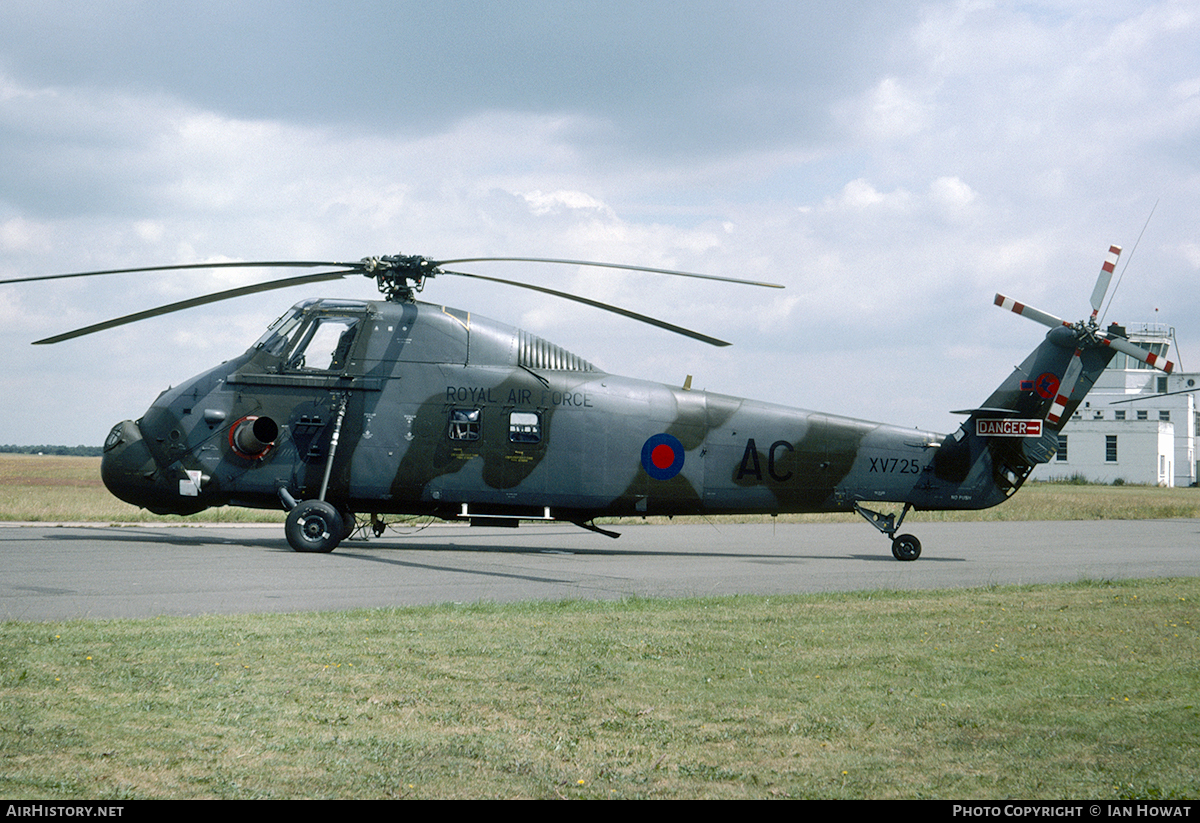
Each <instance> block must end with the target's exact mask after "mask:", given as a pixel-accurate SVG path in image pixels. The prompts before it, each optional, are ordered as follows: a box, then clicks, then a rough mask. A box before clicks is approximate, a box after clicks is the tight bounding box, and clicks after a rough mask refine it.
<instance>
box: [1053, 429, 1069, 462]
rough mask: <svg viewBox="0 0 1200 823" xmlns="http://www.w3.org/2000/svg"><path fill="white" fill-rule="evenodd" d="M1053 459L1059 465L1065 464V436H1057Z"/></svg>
mask: <svg viewBox="0 0 1200 823" xmlns="http://www.w3.org/2000/svg"><path fill="white" fill-rule="evenodd" d="M1054 459H1055V460H1057V461H1058V462H1060V463H1065V462H1066V460H1067V436H1066V435H1065V434H1060V435H1059V436H1058V452H1057V453H1056V454H1055V455H1054Z"/></svg>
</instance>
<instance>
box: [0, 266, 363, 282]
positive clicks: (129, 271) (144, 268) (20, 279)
mask: <svg viewBox="0 0 1200 823" xmlns="http://www.w3.org/2000/svg"><path fill="white" fill-rule="evenodd" d="M355 265H358V264H356V263H332V262H329V261H322V260H265V261H264V260H257V261H255V260H250V261H237V262H231V263H181V264H178V265H174V266H142V267H140V268H136V269H105V270H104V271H78V272H72V273H71V274H44V275H39V276H37V277H15V278H13V279H12V280H0V285H3V284H5V283H32V282H34V281H35V280H66V279H68V278H71V277H96V276H98V275H102V274H132V273H135V272H147V271H180V270H182V269H235V268H237V269H269V268H296V269H306V268H309V269H311V268H316V267H318V266H355Z"/></svg>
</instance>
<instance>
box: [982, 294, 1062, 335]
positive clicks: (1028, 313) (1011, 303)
mask: <svg viewBox="0 0 1200 823" xmlns="http://www.w3.org/2000/svg"><path fill="white" fill-rule="evenodd" d="M995 303H996V305H997V306H999V307H1000V308H1002V309H1007V310H1008V311H1011V312H1013V313H1014V314H1019V315H1021V316H1022V317H1028V318H1029V319H1030V320H1033V321H1034V322H1036V323H1041V324H1042V325H1043V326H1049V327H1050V328H1052V329H1053V328H1057V327H1058V326H1070V325H1071V324H1070V323H1068V322H1067V321H1066V320H1063V319H1062V318H1061V317H1055V316H1054V315H1053V314H1047V313H1046V312H1044V311H1042V310H1041V309H1035V308H1034V307H1033V306H1026V305H1025V304H1024V303H1018V302H1017V301H1016V300H1013V299H1012V298H1011V297H1005V296H1004V295H1003V294H997V295H996V300H995Z"/></svg>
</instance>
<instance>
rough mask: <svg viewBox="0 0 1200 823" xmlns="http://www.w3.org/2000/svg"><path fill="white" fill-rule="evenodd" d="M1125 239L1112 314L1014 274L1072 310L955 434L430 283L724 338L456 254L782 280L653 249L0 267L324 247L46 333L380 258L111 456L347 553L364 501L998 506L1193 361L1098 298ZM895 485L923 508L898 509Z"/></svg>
mask: <svg viewBox="0 0 1200 823" xmlns="http://www.w3.org/2000/svg"><path fill="white" fill-rule="evenodd" d="M1120 252H1121V249H1120V247H1119V246H1111V247H1110V248H1109V251H1108V254H1107V255H1106V257H1105V260H1104V263H1103V265H1102V267H1101V271H1100V275H1099V277H1098V278H1097V283H1096V287H1095V289H1094V290H1093V293H1092V297H1091V306H1092V313H1091V316H1090V317H1086V318H1085V319H1083V320H1080V321H1077V322H1068V321H1066V320H1062V319H1061V318H1058V317H1056V316H1054V315H1051V314H1048V313H1046V312H1043V311H1040V310H1038V309H1035V308H1032V307H1030V306H1028V305H1025V304H1023V303H1020V302H1017V301H1014V300H1011V299H1010V298H1007V297H1004V296H1003V295H999V294H997V295H996V297H995V304H996V305H997V306H999V307H1001V308H1004V309H1007V310H1010V311H1013V312H1015V313H1017V314H1020V315H1022V316H1024V317H1026V318H1028V319H1031V320H1034V321H1035V322H1038V323H1041V324H1043V325H1046V326H1048V327H1049V328H1050V330H1049V331H1048V332H1047V333H1046V335H1045V339H1044V340H1043V341H1042V342H1041V343H1040V344H1039V345H1038V346H1037V347H1036V348H1035V349H1034V350H1033V351H1032V352H1031V353H1030V354H1029V355H1028V357H1026V358H1025V360H1024V361H1023V362H1022V363H1021V365H1019V366H1018V367H1016V369H1015V370H1014V371H1013V372H1012V374H1011V375H1010V376H1009V377H1008V378H1007V379H1006V380H1004V381H1003V382H1002V383H1001V384H1000V385H999V387H997V388H996V390H995V391H994V392H993V393H992V394H991V396H989V397H988V398H987V399H986V400H984V402H983V403H982V404H981V405H979V406H977V407H975V408H970V409H965V410H962V411H959V412H955V413H956V414H962V415H965V416H966V420H965V421H964V422H963V423H962V424H961V425H960V426H959V427H958V429H957V430H955V431H954V432H952V433H950V434H939V433H936V432H932V431H922V430H919V429H910V428H903V427H899V426H892V425H887V424H881V423H873V422H868V421H865V420H858V419H854V418H849V417H840V416H836V415H832V414H825V413H820V412H814V411H807V410H802V409H793V408H788V407H784V406H779V405H773V404H769V403H761V402H757V401H754V400H749V399H745V398H740V397H735V396H732V395H725V394H719V393H715V392H709V391H698V390H693V389H692V388H691V385H690V381H691V379H690V377H689V378H688V380H687V381H685V383H684V385H682V386H672V385H666V384H662V383H655V382H650V381H646V380H639V379H632V378H626V377H621V376H618V375H615V374H610V373H608V372H606V371H604V370H602V369H600V368H598V367H597V366H595V365H593V364H592V363H590V362H589V361H587V360H585V359H583V358H582V357H580V356H578V355H576V354H574V353H572V352H570V351H568V350H566V349H564V348H562V347H561V346H558V345H556V344H554V343H551V342H549V341H547V340H544V339H542V338H540V337H538V336H537V335H534V334H531V333H529V332H527V331H524V330H521V329H518V328H515V327H513V326H509V325H507V324H505V323H502V322H500V321H496V320H491V319H489V318H486V317H483V316H480V315H478V314H475V313H474V312H470V311H464V310H461V309H455V308H451V307H448V306H445V305H438V304H435V303H427V302H423V301H421V300H418V299H417V294H419V293H420V292H422V291H423V289H424V287H425V286H426V284H427V282H428V281H429V280H431V279H432V278H434V277H438V276H448V275H455V276H462V277H470V278H477V279H480V280H488V281H492V282H497V283H503V284H507V285H511V286H516V287H520V288H526V289H532V290H534V291H538V292H542V293H546V294H551V295H554V296H557V297H561V298H565V299H568V300H574V301H577V302H580V303H584V304H586V305H589V306H592V307H594V308H598V309H602V310H605V311H609V312H614V313H616V314H619V315H622V316H625V317H628V318H632V319H635V320H638V321H641V322H645V323H649V324H651V325H653V326H656V327H658V328H661V329H664V330H667V331H670V332H673V333H676V334H681V335H685V336H687V337H690V338H692V339H695V340H699V341H701V342H704V343H707V344H710V345H717V346H721V345H728V343H727V342H726V341H723V340H719V339H717V338H713V337H710V336H708V335H705V334H702V333H699V332H695V331H692V330H689V329H685V328H682V327H680V326H676V325H674V324H671V323H667V322H665V321H662V320H658V319H655V318H652V317H648V316H645V315H642V314H639V313H637V312H632V311H629V310H627V309H623V308H620V307H617V306H613V305H610V304H607V303H601V302H599V301H595V300H591V299H589V298H585V297H582V296H579V295H575V294H570V293H567V292H561V291H557V290H554V289H548V288H545V287H542V286H536V285H532V284H529V283H523V282H520V281H515V280H507V279H501V278H496V277H490V276H484V275H479V274H473V273H469V272H462V271H455V270H451V269H449V268H446V267H447V266H451V265H455V266H457V265H459V264H467V263H478V262H483V261H506V262H525V263H553V264H569V265H579V266H598V267H609V268H616V269H627V270H632V271H641V272H653V273H657V274H663V275H672V276H684V277H696V278H703V279H709V280H718V281H725V282H733V283H740V284H744V285H750V286H756V287H768V288H782V286H780V285H778V284H774V283H764V282H755V281H749V280H741V279H737V278H728V277H717V276H713V275H702V274H696V273H692V272H680V271H673V270H667V269H655V268H649V267H644V266H635V265H624V264H613V263H598V262H594V261H583V260H564V259H556V258H534V257H473V258H456V259H445V260H433V259H429V258H426V257H423V256H419V255H391V256H383V257H368V258H363V259H362V260H359V261H358V262H352V263H339V262H329V261H258V262H225V263H194V264H180V265H171V266H150V267H140V268H128V269H110V270H105V271H94V272H79V273H74V274H65V275H48V276H41V277H28V278H19V279H15V280H6V281H0V283H14V282H28V281H31V280H49V279H59V278H70V277H91V276H99V275H111V274H124V273H147V272H163V271H178V270H186V269H210V268H213V269H215V268H225V267H258V268H272V267H286V268H297V267H299V268H320V269H332V271H318V272H314V273H309V274H304V275H299V276H293V277H286V278H282V279H277V280H272V281H268V282H266V283H261V284H257V285H251V286H244V287H240V288H235V289H229V290H226V291H222V292H217V293H214V294H209V295H204V296H201V297H197V298H193V299H190V300H184V301H180V302H178V303H172V304H169V305H166V306H160V307H158V308H154V309H149V310H147V311H142V312H137V313H134V314H130V315H126V316H124V317H120V318H116V319H113V320H108V321H105V322H102V323H97V324H94V325H91V326H87V327H84V328H81V329H76V330H74V331H71V332H67V333H64V334H60V335H56V336H53V337H48V338H45V339H42V340H38V341H35V344H51V343H59V342H63V341H66V340H71V339H74V338H78V337H81V336H83V335H87V334H91V333H94V332H98V331H102V330H104V329H109V328H114V327H116V326H120V325H124V324H128V323H133V322H136V321H139V320H143V319H147V318H150V317H156V316H159V315H163V314H167V313H170V312H175V311H180V310H183V309H187V308H191V307H194V306H199V305H204V304H208V303H213V302H217V301H220V300H226V299H230V298H233V297H240V296H243V295H248V294H255V293H259V292H264V291H268V290H273V289H280V288H286V287H291V286H299V285H311V284H314V283H319V282H325V281H331V280H335V279H340V278H344V277H347V276H351V275H362V276H366V277H370V278H373V279H374V280H375V281H376V284H377V287H378V289H379V291H380V293H381V294H382V295H383V299H380V300H349V299H328V298H326V299H321V298H313V299H306V300H303V301H301V302H299V303H296V304H295V305H294V306H292V307H291V308H290V309H288V310H287V311H286V312H284V313H283V314H282V315H281V316H280V317H279V318H278V319H277V320H275V321H274V322H273V323H271V324H270V326H268V328H267V330H266V331H265V332H264V333H263V334H262V336H261V337H260V338H259V339H258V340H257V341H256V342H255V343H254V344H253V345H252V346H250V348H249V349H247V350H246V351H245V352H244V353H243V354H242V355H240V356H238V357H235V358H233V359H231V360H229V361H227V362H225V363H222V364H221V365H219V366H216V367H214V368H211V369H209V370H208V371H206V372H204V373H202V374H200V375H197V376H196V377H194V378H192V379H190V380H188V381H186V382H184V383H182V384H180V385H178V386H175V387H173V388H170V389H168V390H166V391H164V392H163V393H162V394H160V395H159V397H158V398H157V399H156V400H155V401H154V402H153V403H152V404H151V406H150V408H149V409H148V410H147V411H146V412H145V413H144V414H143V415H142V416H141V417H140V418H138V419H137V420H125V421H122V422H120V423H118V424H116V425H115V426H114V427H113V428H112V430H111V431H110V433H109V434H108V436H107V438H106V440H105V442H104V447H103V457H102V462H101V476H102V479H103V481H104V484H105V485H106V486H107V487H108V489H109V490H110V491H111V492H112V493H113V494H114V495H115V496H117V497H118V498H120V499H121V500H124V501H126V502H128V503H131V504H133V505H136V506H139V507H142V508H145V509H148V510H149V511H151V512H153V513H155V514H180V515H189V514H194V513H196V512H199V511H202V510H204V509H207V508H210V507H213V506H241V507H250V508H258V509H267V508H280V507H282V508H283V509H286V510H287V511H288V514H287V518H286V521H285V525H284V533H285V535H286V538H287V541H288V543H289V544H290V546H291V547H292V548H293V549H294V550H296V551H297V552H330V551H333V550H334V549H335V548H336V547H337V546H338V545H339V544H340V543H341V542H342V541H343V540H344V539H346V538H347V537H349V536H351V535H352V534H353V533H354V532H355V530H356V528H357V527H359V524H360V522H361V523H362V526H361V528H362V531H363V532H364V534H365V531H366V529H367V528H368V527H370V528H371V529H372V530H373V531H374V533H375V535H376V536H378V535H381V534H382V533H383V529H384V528H385V526H386V522H387V521H386V519H385V518H387V517H392V516H400V515H405V516H410V515H428V516H432V517H435V518H441V519H444V520H455V521H467V522H468V523H470V524H471V525H485V526H517V525H519V523H521V522H523V521H562V522H569V523H573V524H575V525H577V526H580V527H581V528H584V529H588V530H591V531H593V532H596V533H599V534H603V535H607V536H609V537H617V536H619V535H618V534H617V533H616V532H613V531H611V530H609V529H605V528H603V527H601V526H599V525H597V524H596V522H595V521H596V520H597V519H598V518H608V517H639V516H641V517H645V516H653V515H665V516H668V517H670V516H675V515H722V514H769V515H778V514H783V513H795V512H857V513H858V514H859V515H861V516H862V517H863V518H864V519H865V520H866V521H867V522H868V523H869V524H870V525H871V526H873V527H874V528H875V529H876V530H877V531H878V532H880V533H881V534H882V535H885V536H886V537H887V538H888V540H890V541H891V550H892V555H893V556H894V557H895V558H896V559H897V560H901V561H912V560H916V559H917V558H918V557H920V555H921V543H920V541H919V540H918V539H917V538H916V537H915V536H914V535H912V534H897V532H898V531H899V530H900V528H901V526H902V524H903V521H904V518H905V517H906V516H907V515H908V514H909V512H911V511H931V510H947V509H982V508H988V507H991V506H995V505H997V504H999V503H1002V502H1003V501H1005V500H1006V499H1008V498H1009V497H1010V496H1012V495H1013V494H1014V493H1016V491H1017V490H1018V489H1020V487H1021V485H1022V484H1023V483H1024V482H1025V480H1026V479H1027V478H1028V477H1029V475H1030V473H1031V472H1032V470H1033V469H1034V467H1035V466H1037V465H1038V464H1040V463H1045V462H1048V461H1049V460H1050V459H1051V458H1052V457H1053V456H1054V454H1055V452H1056V450H1057V447H1058V432H1059V430H1061V429H1062V427H1063V426H1064V425H1065V423H1066V422H1067V421H1069V420H1070V418H1071V414H1072V413H1073V412H1074V410H1075V408H1076V407H1077V406H1078V405H1079V404H1080V402H1081V401H1082V400H1083V398H1084V396H1085V395H1086V394H1087V392H1088V390H1089V389H1090V388H1091V387H1092V385H1093V384H1094V383H1095V381H1096V378H1097V377H1098V376H1099V375H1100V373H1101V372H1102V371H1103V370H1104V368H1105V367H1106V366H1107V365H1108V363H1109V361H1110V360H1111V358H1112V357H1113V356H1114V354H1115V353H1116V352H1118V351H1120V352H1124V353H1126V354H1127V355H1129V356H1131V357H1134V358H1136V359H1138V360H1140V361H1142V362H1144V363H1146V364H1148V365H1150V366H1152V367H1155V368H1159V369H1162V370H1163V371H1166V372H1170V371H1171V370H1172V368H1173V365H1172V364H1171V363H1170V362H1169V361H1166V360H1165V359H1163V358H1162V357H1160V356H1157V355H1155V354H1153V353H1151V352H1149V351H1147V350H1146V349H1143V348H1142V347H1140V346H1138V345H1137V344H1135V343H1132V342H1130V341H1129V340H1128V339H1127V335H1126V333H1125V330H1124V328H1123V327H1121V326H1119V325H1117V324H1115V323H1113V324H1110V325H1109V326H1108V327H1107V328H1104V329H1101V328H1100V325H1099V323H1098V321H1097V314H1098V310H1099V308H1100V305H1101V303H1102V302H1103V299H1104V296H1105V294H1106V293H1107V290H1108V284H1109V280H1110V279H1111V277H1112V273H1113V270H1114V267H1115V265H1116V262H1117V259H1118V257H1119V255H1120ZM880 504H888V505H889V506H891V507H893V508H900V511H899V516H897V514H896V512H895V511H891V512H884V511H880V510H878V508H873V507H877V506H879V505H880Z"/></svg>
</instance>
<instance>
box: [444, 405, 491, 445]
mask: <svg viewBox="0 0 1200 823" xmlns="http://www.w3.org/2000/svg"><path fill="white" fill-rule="evenodd" d="M482 426H483V421H482V420H481V415H480V413H479V409H451V410H450V431H449V435H450V439H451V440H478V439H479V436H480V433H481V430H482Z"/></svg>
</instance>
